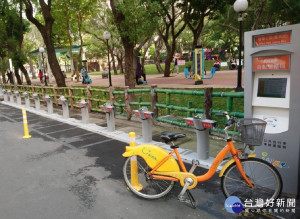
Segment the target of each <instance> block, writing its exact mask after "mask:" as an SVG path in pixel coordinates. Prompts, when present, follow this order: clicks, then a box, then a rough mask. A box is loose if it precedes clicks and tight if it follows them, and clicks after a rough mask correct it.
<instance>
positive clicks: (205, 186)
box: [0, 103, 299, 219]
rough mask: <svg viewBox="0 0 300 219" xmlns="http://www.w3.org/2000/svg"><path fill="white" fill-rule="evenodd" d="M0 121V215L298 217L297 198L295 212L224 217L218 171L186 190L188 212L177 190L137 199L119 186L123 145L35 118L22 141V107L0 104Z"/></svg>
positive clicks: (32, 115)
mask: <svg viewBox="0 0 300 219" xmlns="http://www.w3.org/2000/svg"><path fill="white" fill-rule="evenodd" d="M0 121H1V122H0V133H1V142H0V151H1V153H0V154H1V155H0V157H1V159H0V177H1V179H2V183H1V187H0V193H1V194H2V196H1V197H0V212H1V213H0V215H1V218H2V217H3V218H6V219H15V218H24V219H27V218H28V219H29V218H30V219H39V218H45V219H48V218H49V219H50V218H74V219H81V218H244V217H250V218H299V207H298V206H299V204H298V201H299V199H298V200H297V204H296V206H297V209H296V214H293V213H280V212H279V213H278V214H274V213H273V214H268V213H247V214H246V213H244V212H243V213H241V214H239V215H234V214H230V213H228V212H226V210H225V209H224V200H225V198H224V196H223V194H222V193H221V189H220V179H219V178H218V176H217V174H216V175H215V176H214V177H213V178H212V179H210V180H209V181H207V182H203V183H199V185H198V186H197V188H195V189H193V190H192V193H193V195H194V197H195V199H196V200H197V203H198V205H197V208H196V209H195V210H193V209H191V208H190V207H188V206H187V205H185V204H183V203H180V202H178V201H177V195H178V193H179V192H180V189H181V187H180V186H179V185H176V186H175V188H174V189H173V190H172V191H171V192H170V194H168V195H167V196H166V197H164V198H162V199H159V200H153V201H149V200H145V199H140V198H137V197H136V196H134V195H133V194H132V193H131V192H129V191H128V190H127V189H126V186H125V185H124V182H123V176H122V165H123V161H124V160H123V159H121V158H122V155H121V154H122V153H123V151H124V146H125V145H126V143H124V142H121V141H117V140H114V139H111V138H107V137H106V136H103V135H99V134H97V133H93V132H90V131H88V130H85V129H81V128H78V127H76V126H72V125H69V124H66V123H63V122H58V121H55V120H52V119H50V118H45V117H42V116H39V115H36V114H35V113H28V122H29V128H30V130H31V133H30V134H31V135H32V138H31V139H26V140H24V139H22V135H23V129H22V113H21V110H20V109H17V108H14V107H11V106H8V105H4V104H1V103H0ZM205 171H206V170H205V169H202V168H197V170H196V172H195V174H196V175H199V174H202V173H204V172H205Z"/></svg>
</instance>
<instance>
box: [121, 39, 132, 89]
mask: <svg viewBox="0 0 300 219" xmlns="http://www.w3.org/2000/svg"><path fill="white" fill-rule="evenodd" d="M123 45H124V49H125V74H124V77H125V86H129V88H130V89H133V88H135V72H134V68H133V67H134V53H133V52H134V45H133V44H131V43H130V42H129V40H128V41H127V42H126V40H124V41H123Z"/></svg>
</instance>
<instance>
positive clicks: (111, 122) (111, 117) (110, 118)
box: [100, 103, 116, 132]
mask: <svg viewBox="0 0 300 219" xmlns="http://www.w3.org/2000/svg"><path fill="white" fill-rule="evenodd" d="M100 108H101V109H102V110H103V111H104V112H105V114H106V121H107V130H108V131H110V132H113V131H115V127H116V125H115V107H114V106H112V105H111V104H110V103H109V104H103V105H101V106H100Z"/></svg>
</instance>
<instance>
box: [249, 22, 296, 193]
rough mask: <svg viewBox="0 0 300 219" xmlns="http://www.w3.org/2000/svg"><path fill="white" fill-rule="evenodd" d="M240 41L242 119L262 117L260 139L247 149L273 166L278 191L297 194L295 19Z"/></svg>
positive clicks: (253, 33) (257, 31) (257, 32)
mask: <svg viewBox="0 0 300 219" xmlns="http://www.w3.org/2000/svg"><path fill="white" fill-rule="evenodd" d="M244 45H245V103H244V108H245V118H258V119H262V120H264V121H265V122H267V125H266V129H265V134H264V138H263V143H262V145H260V146H257V147H255V148H254V152H253V151H252V153H254V154H256V156H257V157H258V158H262V159H263V160H265V161H267V162H269V163H270V164H272V165H273V166H274V167H276V169H277V170H278V171H279V173H280V175H281V177H282V180H283V190H282V192H283V193H286V194H289V195H293V196H297V195H299V188H300V183H299V180H300V175H299V173H300V169H299V167H300V166H299V164H300V163H299V159H300V138H299V135H300V131H299V130H300V120H299V118H300V117H299V114H300V102H299V93H300V88H299V84H300V74H299V69H300V62H299V60H300V24H295V25H287V26H281V27H276V28H269V29H262V30H256V31H250V32H246V33H245V43H244ZM261 174H263V173H261ZM270 183H271V182H270Z"/></svg>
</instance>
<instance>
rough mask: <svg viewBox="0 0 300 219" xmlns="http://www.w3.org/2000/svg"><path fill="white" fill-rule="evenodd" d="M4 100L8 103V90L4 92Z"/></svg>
mask: <svg viewBox="0 0 300 219" xmlns="http://www.w3.org/2000/svg"><path fill="white" fill-rule="evenodd" d="M2 92H3V99H4V102H8V96H7V90H5V89H4V90H3V91H2Z"/></svg>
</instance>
